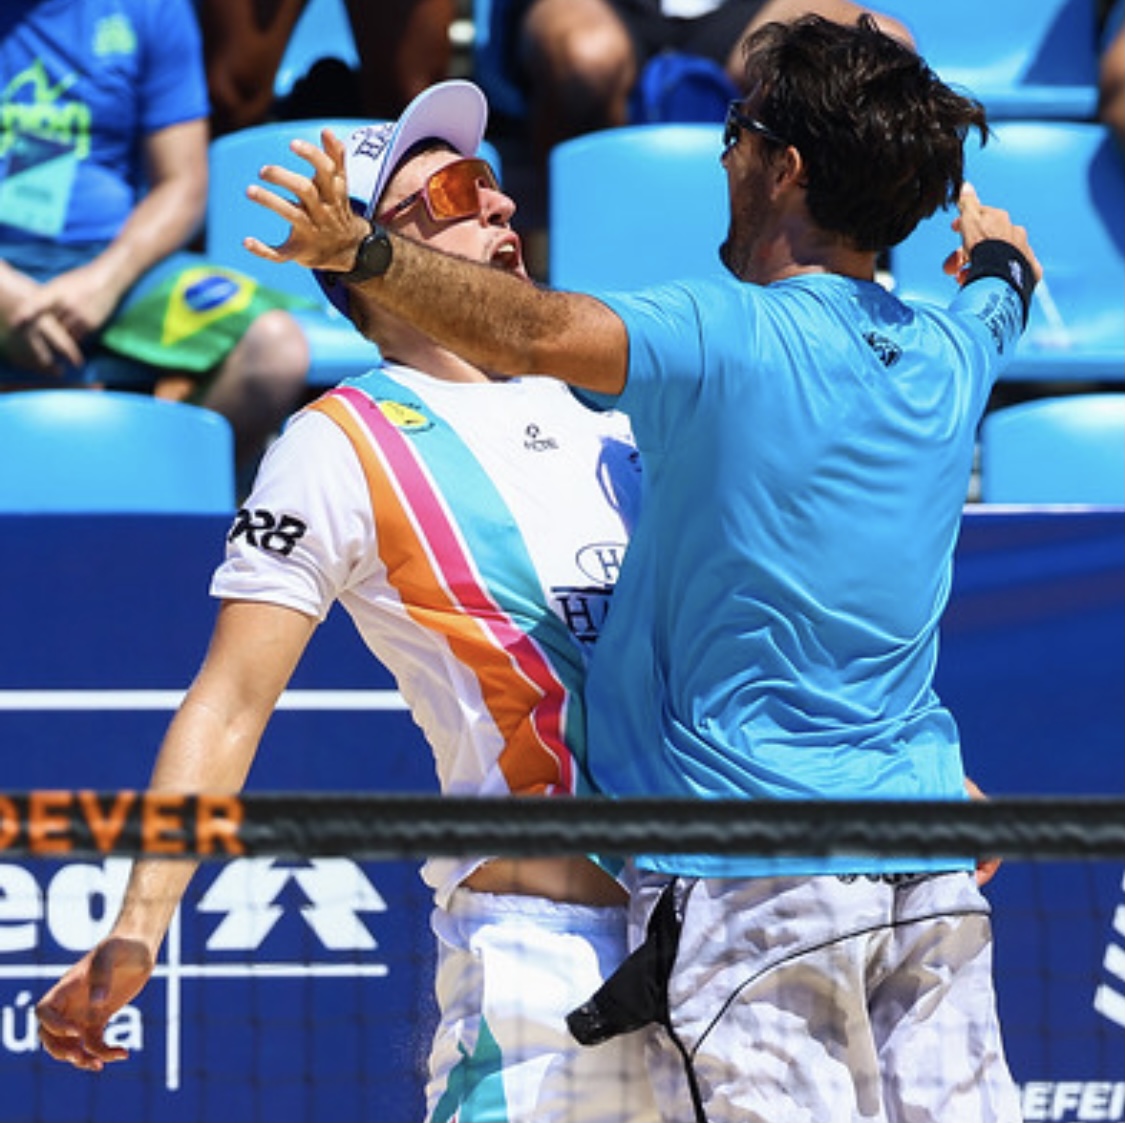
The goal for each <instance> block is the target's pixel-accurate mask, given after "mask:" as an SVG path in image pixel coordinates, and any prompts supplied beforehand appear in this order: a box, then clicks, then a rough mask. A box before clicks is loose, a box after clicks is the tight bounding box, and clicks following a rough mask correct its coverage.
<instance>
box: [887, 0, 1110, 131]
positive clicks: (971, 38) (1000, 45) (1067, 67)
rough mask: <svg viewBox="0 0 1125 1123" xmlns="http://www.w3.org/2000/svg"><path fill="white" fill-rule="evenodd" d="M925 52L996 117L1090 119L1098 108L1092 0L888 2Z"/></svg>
mask: <svg viewBox="0 0 1125 1123" xmlns="http://www.w3.org/2000/svg"><path fill="white" fill-rule="evenodd" d="M876 7H877V8H878V9H879V11H881V12H886V13H887V14H888V15H893V16H896V17H898V18H899V19H900V20H902V22H903V23H905V24H906V25H907V26H908V27H909V28H910V30H911V32H912V33H913V35H914V37H915V40H916V42H917V45H918V50H919V52H920V53H921V55H922V57H923V58H925V59H926V61H927V62H928V63H929V64H930V65H931V66H932V67H933V68H934V70H936V71H937V73H938V74H939V75H940V76H941V77H942V78H943V79H944V80H945V81H946V82H949V83H952V84H954V85H958V86H962V87H965V88H967V89H968V91H969V92H970V93H972V94H973V95H974V96H975V97H977V98H979V99H980V100H981V101H982V102H984V104H985V105H986V106H987V107H988V110H989V115H990V117H992V118H995V119H999V118H1001V117H1038V118H1043V117H1061V118H1070V119H1073V120H1084V119H1092V118H1093V117H1094V116H1095V113H1096V108H1097V72H1098V71H1097V33H1096V30H1095V23H1094V0H984V2H983V3H982V2H981V0H941V2H940V3H938V2H936V0H886V3H880V4H878V5H876Z"/></svg>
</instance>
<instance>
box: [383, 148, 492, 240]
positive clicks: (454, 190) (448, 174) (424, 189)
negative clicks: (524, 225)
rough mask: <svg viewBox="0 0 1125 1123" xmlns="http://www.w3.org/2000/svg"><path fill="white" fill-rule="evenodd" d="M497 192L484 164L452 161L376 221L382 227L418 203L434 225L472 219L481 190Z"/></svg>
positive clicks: (476, 161) (477, 207) (477, 210)
mask: <svg viewBox="0 0 1125 1123" xmlns="http://www.w3.org/2000/svg"><path fill="white" fill-rule="evenodd" d="M481 185H483V186H485V187H488V188H491V189H492V190H493V191H499V190H500V184H499V183H497V182H496V176H495V175H493V172H492V169H491V168H490V167H489V166H488V162H487V161H485V160H475V159H472V160H454V161H453V163H452V164H446V165H445V167H444V168H438V170H437V171H436V172H434V174H433V175H431V176H429V177H427V179H426V182H425V183H423V184H422V186H421V188H420V189H419V190H417V191H414V192H412V193H411V194H409V195H407V196H406V198H405V199H400V200H399V201H398V202H397V203H395V204H394V206H391V207H388V208H387V209H386V210H385V211H383V213H382V214H377V215H376V216H375V221H376V222H378V223H379V224H380V225H382V226H385V225H386V224H387V223H388V222H390V221H391V219H394V218H398V216H399V215H400V214H402V213H403V212H404V211H406V210H408V209H409V208H410V207H412V206H414V204H415V203H417V202H418V200H419V199H421V200H422V202H423V203H425V204H426V210H427V211H428V212H429V215H430V218H432V219H433V220H434V222H452V221H454V220H455V219H461V218H471V217H473V216H474V215H477V214H479V213H480V187H481Z"/></svg>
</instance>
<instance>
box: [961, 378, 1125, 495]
mask: <svg viewBox="0 0 1125 1123" xmlns="http://www.w3.org/2000/svg"><path fill="white" fill-rule="evenodd" d="M981 499H982V500H983V501H984V502H985V503H1092V504H1118V505H1119V504H1125V393H1076V394H1068V395H1065V396H1059V397H1050V398H1040V399H1037V400H1035V401H1029V402H1022V403H1020V404H1019V405H1014V406H1008V407H1007V408H1005V409H998V410H994V411H993V412H992V413H989V414H987V415H986V416H985V419H984V422H983V423H982V425H981Z"/></svg>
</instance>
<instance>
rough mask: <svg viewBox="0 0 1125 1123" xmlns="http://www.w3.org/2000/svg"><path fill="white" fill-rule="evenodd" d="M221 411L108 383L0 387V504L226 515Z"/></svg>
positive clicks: (228, 452) (229, 444)
mask: <svg viewBox="0 0 1125 1123" xmlns="http://www.w3.org/2000/svg"><path fill="white" fill-rule="evenodd" d="M234 503H235V484H234V437H233V434H232V431H231V427H230V424H229V423H228V422H227V420H226V419H225V418H224V417H222V416H220V415H219V414H217V413H214V412H213V411H211V410H208V409H203V408H202V407H200V406H193V405H186V404H184V403H182V402H170V401H162V400H160V399H157V398H151V397H148V396H146V395H142V394H130V393H124V392H117V391H113V390H24V391H17V392H15V393H10V394H0V511H3V512H5V513H19V514H32V513H40V512H84V511H89V512H105V513H108V512H117V513H142V512H143V513H172V512H175V513H186V514H228V513H231V512H233V510H234Z"/></svg>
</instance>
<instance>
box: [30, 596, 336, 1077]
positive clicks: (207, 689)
mask: <svg viewBox="0 0 1125 1123" xmlns="http://www.w3.org/2000/svg"><path fill="white" fill-rule="evenodd" d="M315 627H316V621H315V620H314V619H312V618H311V617H308V616H305V615H303V614H301V613H299V612H295V611H294V610H293V609H289V608H281V607H279V606H276V605H270V604H255V603H251V602H243V601H227V602H224V604H223V606H222V608H221V609H220V610H219V618H218V621H217V623H216V626H215V633H214V636H213V637H212V640H211V647H210V650H209V651H208V654H207V658H206V660H205V661H204V664H203V667H202V668H201V670H200V672H199V675H198V677H197V678H196V680H195V682H194V683H193V684H192V686H191V689H190V690H189V691H188V693H187V695H186V696H185V698H184V701H183V704H182V705H181V706H180V709H179V710H178V712H177V713H176V716H175V718H173V720H172V723H171V725H170V726H169V728H168V733H167V735H166V736H165V738H164V743H163V745H162V746H161V749H160V755H159V757H158V758H157V762H156V767H155V769H154V771H153V775H152V781H151V785H150V786H151V788H152V790H154V791H165V792H185V793H202V792H208V793H216V794H226V793H230V792H236V791H238V790H239V789H240V788H241V787H242V785H243V783H244V781H245V779H246V775H247V773H248V771H249V769H250V764H251V762H252V761H253V759H254V754H255V753H256V751H257V748H258V744H259V741H260V740H261V736H262V731H263V730H264V729H265V726H266V722H267V721H268V720H269V717H270V714H272V713H273V709H274V706H275V705H276V703H277V699H278V697H279V696H280V694H281V691H282V690H283V689H284V688H285V685H286V683H287V682H288V681H289V678H290V676H291V675H292V673H293V670H294V668H295V667H296V665H297V662H298V660H299V659H300V657H301V654H302V652H303V651H304V649H305V646H306V644H307V643H308V640H309V638H310V636H311V635H312V633H313V630H314V628H315ZM195 866H196V863H193V862H190V861H181V860H178V859H177V860H175V861H171V860H167V859H149V860H143V861H140V862H138V863H137V864H136V865H135V866H134V868H133V873H132V875H131V877H130V879H129V885H128V888H127V889H126V893H125V900H124V903H123V904H122V907H121V911H120V913H119V914H118V917H117V920H116V921H115V922H114V926H113V930H112V932H111V933H110V935H109V936H108V937H107V938H106V939H105V940H103V941H102V942H101V943H100V944H98V945H97V947H95V948H93V949H92V950H91V951H90V952H89V953H88V954H87V955H86V956H84V957H83V958H82V959H81V960H79V962H78V963H76V964H75V965H74V966H73V967H72V968H71V969H70V970H69V971H67V973H66V974H65V975H63V977H62V978H61V979H60V980H59V981H58V983H56V984H55V986H53V987H52V988H51V989H50V990H49V991H48V992H47V994H46V995H45V996H44V997H43V998H42V1000H41V1001H40V1002H39V1005H38V1006H37V1008H36V1012H37V1014H38V1016H39V1037H40V1040H41V1041H42V1043H43V1047H44V1049H46V1051H47V1052H48V1053H49V1054H50V1055H51V1056H52V1057H54V1058H55V1059H56V1060H59V1061H66V1062H69V1063H70V1064H72V1065H74V1066H75V1067H76V1068H82V1069H88V1070H89V1071H91V1072H100V1071H101V1069H102V1068H103V1067H104V1066H105V1065H106V1063H107V1062H110V1061H120V1060H124V1059H125V1058H126V1057H127V1056H128V1052H127V1051H126V1050H125V1049H123V1048H121V1047H118V1046H110V1045H107V1044H106V1043H105V1028H106V1025H107V1024H108V1023H109V1020H110V1018H112V1017H113V1015H114V1014H116V1013H117V1011H118V1010H120V1009H121V1008H122V1006H124V1005H125V1004H126V1003H127V1002H129V1001H130V1000H131V999H133V998H134V997H136V995H137V994H138V993H139V992H140V991H141V989H142V988H143V987H144V986H145V984H146V983H147V982H148V980H149V978H150V977H151V975H152V971H153V968H154V967H155V964H156V955H157V952H158V951H159V949H160V944H161V942H162V941H163V939H164V935H165V933H166V932H167V930H168V925H169V924H170V923H171V920H172V916H173V914H174V913H175V911H176V907H177V905H178V904H179V902H180V899H181V897H182V896H183V894H184V891H185V890H186V889H187V886H188V883H189V882H190V880H191V877H192V874H193V873H194V872H195Z"/></svg>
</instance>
